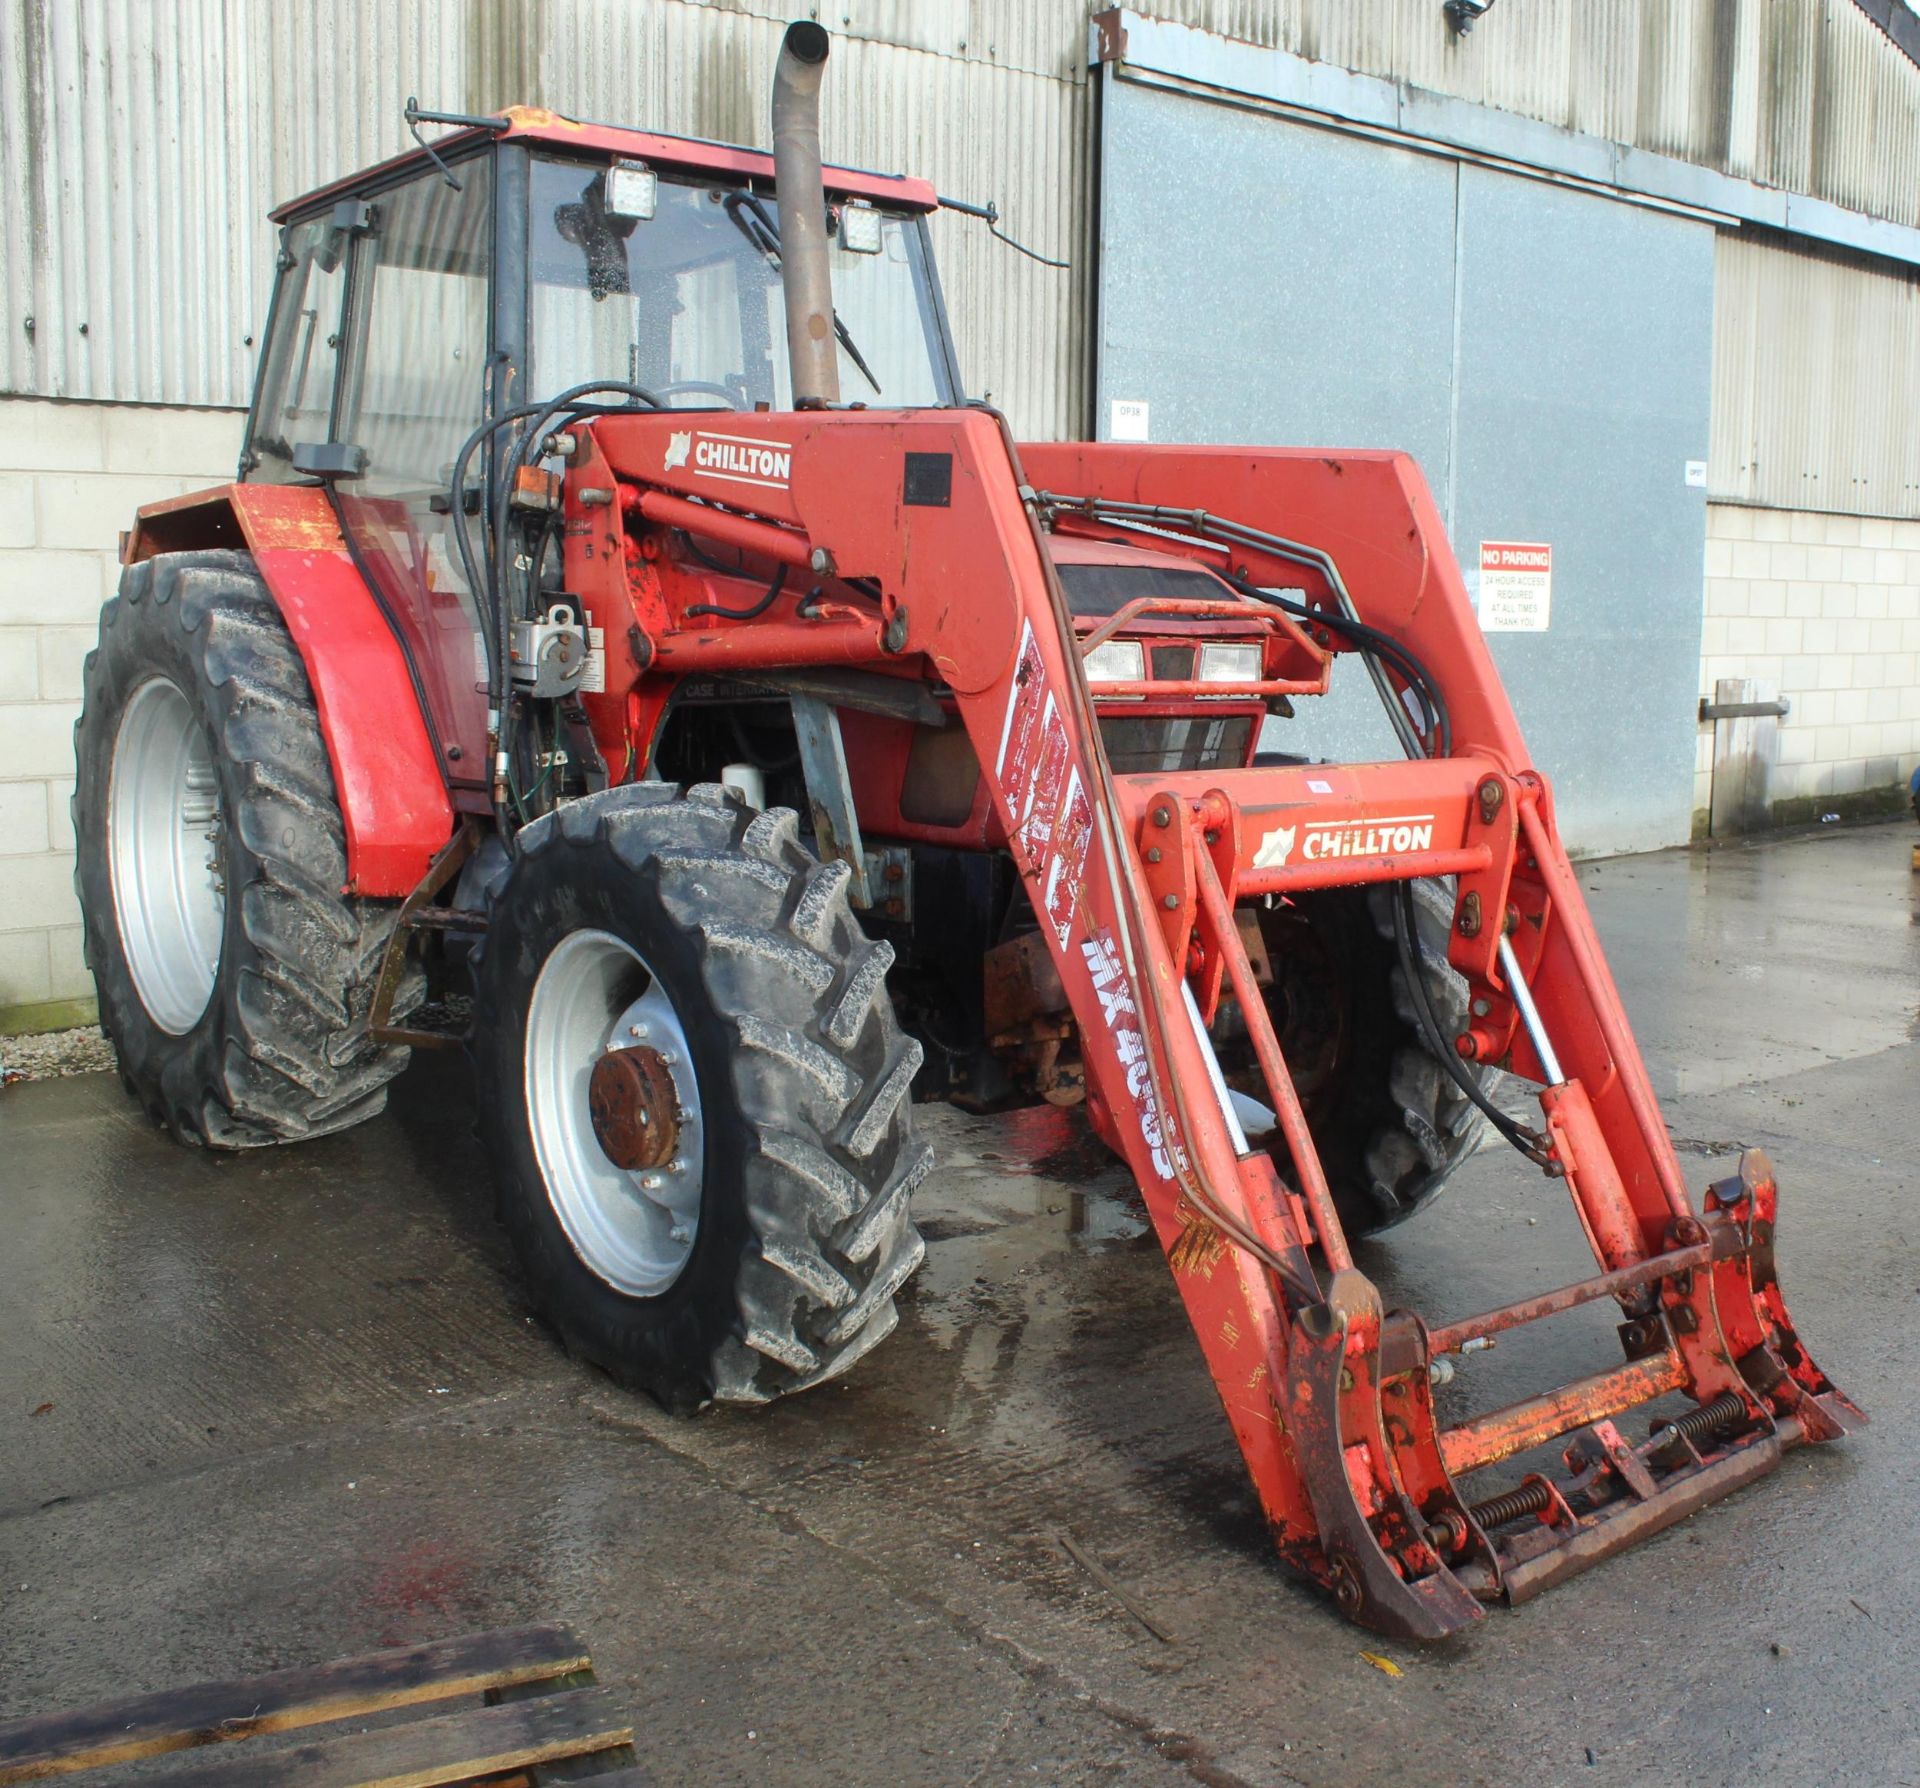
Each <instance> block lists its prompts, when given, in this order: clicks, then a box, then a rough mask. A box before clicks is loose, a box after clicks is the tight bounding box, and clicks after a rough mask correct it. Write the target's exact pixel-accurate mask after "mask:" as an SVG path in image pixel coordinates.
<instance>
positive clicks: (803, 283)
mask: <svg viewBox="0 0 1920 1788" xmlns="http://www.w3.org/2000/svg"><path fill="white" fill-rule="evenodd" d="M829 41H830V40H829V38H828V36H827V33H826V31H825V29H824V28H823V27H822V26H819V25H816V24H813V23H812V22H811V21H809V20H806V19H799V20H796V21H795V22H794V23H793V24H791V25H789V26H788V27H787V35H786V37H785V38H784V39H783V40H782V42H781V45H780V60H779V62H778V63H777V64H776V65H775V68H774V71H773V177H774V181H775V183H776V185H777V186H778V189H779V191H778V199H779V206H780V283H781V286H782V287H783V288H784V291H785V295H786V307H787V362H788V365H789V366H790V367H791V369H792V372H793V404H794V408H795V409H800V408H802V407H810V406H812V405H816V404H822V403H828V404H837V403H838V402H839V401H840V359H839V353H838V351H837V349H836V347H835V345H834V337H833V275H832V272H831V270H830V268H829V266H828V263H827V191H826V185H825V182H824V181H823V180H822V178H821V175H820V77H821V76H822V74H824V73H825V71H826V66H827V48H828V44H829Z"/></svg>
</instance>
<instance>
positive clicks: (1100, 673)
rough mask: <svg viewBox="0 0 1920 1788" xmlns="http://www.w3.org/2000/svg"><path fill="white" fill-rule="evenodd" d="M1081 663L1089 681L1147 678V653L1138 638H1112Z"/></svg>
mask: <svg viewBox="0 0 1920 1788" xmlns="http://www.w3.org/2000/svg"><path fill="white" fill-rule="evenodd" d="M1081 664H1082V666H1083V667H1084V669H1085V670H1086V673H1087V681H1088V682H1089V683H1144V682H1145V681H1146V678H1147V655H1146V652H1145V650H1144V648H1143V647H1142V646H1141V644H1140V642H1139V641H1138V640H1137V639H1110V640H1108V641H1107V642H1106V644H1105V645H1100V646H1095V647H1094V648H1093V650H1092V651H1091V652H1089V653H1088V654H1087V655H1086V657H1085V658H1083V659H1082V660H1081Z"/></svg>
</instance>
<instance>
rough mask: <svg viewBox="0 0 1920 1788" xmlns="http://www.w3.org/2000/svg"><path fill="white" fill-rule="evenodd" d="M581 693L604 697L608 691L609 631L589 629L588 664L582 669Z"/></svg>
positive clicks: (597, 628)
mask: <svg viewBox="0 0 1920 1788" xmlns="http://www.w3.org/2000/svg"><path fill="white" fill-rule="evenodd" d="M579 689H580V693H581V694H582V695H604V694H605V693H606V690H607V630H606V629H605V628H604V627H589V628H588V629H587V662H586V663H585V664H583V665H582V666H581V667H580V683H579Z"/></svg>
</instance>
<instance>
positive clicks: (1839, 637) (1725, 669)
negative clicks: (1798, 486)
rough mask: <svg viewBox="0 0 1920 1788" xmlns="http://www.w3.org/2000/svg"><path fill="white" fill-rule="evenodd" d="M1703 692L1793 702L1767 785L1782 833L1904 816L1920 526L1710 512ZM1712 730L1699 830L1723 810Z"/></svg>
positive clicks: (1915, 716) (1913, 711)
mask: <svg viewBox="0 0 1920 1788" xmlns="http://www.w3.org/2000/svg"><path fill="white" fill-rule="evenodd" d="M1705 600H1706V620H1705V626H1704V628H1703V631H1702V637H1701V646H1700V689H1701V693H1702V694H1703V695H1711V694H1712V693H1713V687H1714V684H1715V682H1716V681H1717V680H1718V679H1720V678H1722V677H1751V678H1754V679H1756V680H1757V681H1760V682H1763V683H1767V684H1770V685H1772V687H1773V689H1774V690H1775V691H1776V692H1777V693H1778V694H1780V695H1782V696H1784V697H1785V698H1786V699H1787V700H1788V701H1789V702H1791V703H1792V712H1791V713H1790V714H1788V715H1787V716H1786V718H1785V719H1783V720H1782V721H1781V722H1780V736H1779V760H1778V762H1777V763H1776V764H1775V765H1774V766H1773V770H1772V773H1771V776H1770V779H1769V797H1768V798H1769V801H1770V804H1771V806H1772V809H1773V813H1774V817H1775V819H1776V820H1777V821H1780V822H1783V823H1796V822H1800V821H1804V820H1808V819H1815V818H1818V817H1819V816H1820V815H1821V814H1822V813H1829V812H1841V813H1847V814H1851V813H1858V812H1862V811H1869V810H1871V809H1873V808H1875V807H1879V806H1889V807H1890V806H1893V805H1895V804H1897V801H1898V799H1899V798H1900V795H1897V794H1895V793H1892V792H1890V791H1900V794H1901V795H1903V793H1904V789H1905V785H1906V781H1907V778H1908V777H1909V776H1910V775H1911V774H1912V772H1913V769H1914V766H1915V765H1916V764H1920V521H1890V520H1884V519H1877V518H1874V517H1871V516H1859V515H1827V514H1822V513H1817V512H1811V511H1800V510H1795V511H1788V510H1779V509H1753V508H1746V507H1743V506H1740V505H1736V504H1729V503H1713V504H1709V505H1708V508H1707V555H1706V591H1705ZM1712 763H1713V728H1712V726H1711V725H1707V726H1703V727H1701V729H1700V736H1699V744H1698V751H1697V756H1696V758H1695V763H1694V816H1695V817H1694V830H1695V835H1696V836H1699V835H1701V833H1702V832H1703V830H1704V825H1705V814H1706V811H1707V808H1708V805H1709V801H1710V798H1711V789H1712Z"/></svg>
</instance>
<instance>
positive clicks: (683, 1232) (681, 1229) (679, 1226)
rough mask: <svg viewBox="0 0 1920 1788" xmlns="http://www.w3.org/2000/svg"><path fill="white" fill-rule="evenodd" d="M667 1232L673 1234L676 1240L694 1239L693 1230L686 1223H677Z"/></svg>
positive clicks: (688, 1240) (687, 1240)
mask: <svg viewBox="0 0 1920 1788" xmlns="http://www.w3.org/2000/svg"><path fill="white" fill-rule="evenodd" d="M667 1234H668V1235H669V1236H671V1237H672V1238H673V1239H674V1240H675V1241H676V1242H690V1241H692V1240H693V1231H692V1230H690V1229H689V1228H688V1227H687V1226H686V1225H685V1224H684V1223H676V1224H675V1225H674V1226H673V1227H672V1228H671V1229H669V1230H668V1231H667Z"/></svg>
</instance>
